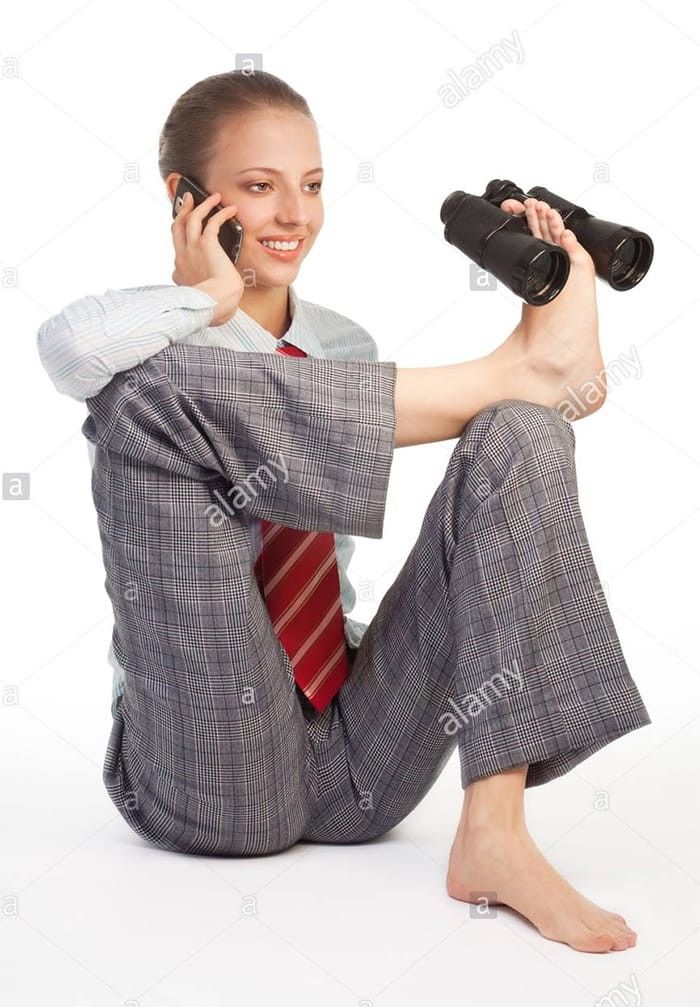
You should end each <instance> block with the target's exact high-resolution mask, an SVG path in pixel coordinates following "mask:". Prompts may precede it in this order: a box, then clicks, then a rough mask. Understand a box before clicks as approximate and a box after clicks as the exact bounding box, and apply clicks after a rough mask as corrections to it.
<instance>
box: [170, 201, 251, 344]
mask: <svg viewBox="0 0 700 1007" xmlns="http://www.w3.org/2000/svg"><path fill="white" fill-rule="evenodd" d="M220 201H221V193H219V192H213V193H211V195H210V196H208V198H207V199H205V200H204V201H203V202H201V203H200V204H199V206H195V207H193V201H192V194H191V193H189V192H186V193H185V196H184V198H183V201H182V206H181V207H180V209H179V211H178V213H177V216H176V217H175V219H174V220H173V223H172V227H171V230H172V236H173V244H174V246H175V269H174V271H173V274H172V278H173V280H174V282H175V283H177V284H178V285H181V286H190V287H197V288H198V289H199V290H204V291H205V293H207V294H209V295H210V297H213V298H214V300H215V301H216V302H217V303H216V307H215V308H214V315H213V317H212V321H211V325H212V327H216V326H217V325H223V324H224V323H225V322H227V321H228V320H229V319H230V318H232V317H233V315H235V313H236V311H237V310H238V306H239V304H240V302H241V297H242V296H243V291H244V289H245V284H244V283H243V277H242V276H241V274H240V273H239V272H238V270H237V269H236V267H235V266H234V264H233V262H232V261H231V259H230V258H229V257H228V255H227V254H226V252H225V251H224V249H223V248H222V246H221V242H220V241H219V228H220V227H221V225H222V224H223V222H224V221H225V220H228V219H229V218H230V217H234V216H235V215H236V210H237V209H238V207H237V206H235V205H231V206H224V207H222V208H221V209H220V210H219V211H218V212H217V213H215V214H214V216H213V217H212V218H211V220H209V221H208V223H207V225H206V227H204V229H202V221H203V220H204V218H205V217H206V216H207V214H208V213H210V212H211V210H213V208H214V207H215V206H217V205H218V203H219V202H220Z"/></svg>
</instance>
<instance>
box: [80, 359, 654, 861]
mask: <svg viewBox="0 0 700 1007" xmlns="http://www.w3.org/2000/svg"><path fill="white" fill-rule="evenodd" d="M395 379H396V365H395V364H394V363H392V362H365V361H331V360H325V359H319V358H311V357H308V358H287V357H284V358H283V357H281V356H280V355H277V354H237V353H234V352H230V351H227V350H223V349H218V348H211V347H198V346H174V347H168V348H167V349H165V350H163V351H162V352H161V353H159V354H157V355H156V356H154V357H151V358H150V359H149V360H147V361H146V362H145V363H143V364H142V365H140V366H138V367H136V368H133V369H132V370H131V371H129V372H126V373H124V374H120V375H117V376H116V377H115V378H114V379H113V380H112V381H111V382H110V384H109V385H108V386H107V388H105V389H104V390H103V391H102V392H100V393H99V394H98V395H97V396H95V397H94V398H92V399H89V400H88V403H87V404H88V407H89V409H90V416H89V417H88V419H87V420H86V421H85V424H84V426H83V432H84V433H85V435H86V436H87V437H88V439H89V440H90V441H91V442H93V443H94V445H95V448H96V457H95V467H94V470H93V482H92V487H93V495H94V500H95V505H96V508H97V513H98V521H99V527H100V533H101V538H102V544H103V556H104V561H105V569H106V572H107V581H106V586H107V590H108V592H109V595H110V598H111V600H112V603H113V607H114V613H115V630H114V636H113V643H114V647H115V652H116V653H117V655H118V657H119V660H120V662H121V663H122V664H123V666H124V668H125V672H126V681H125V691H124V695H123V697H122V698H121V701H120V702H119V704H118V705H117V707H116V709H115V711H114V714H113V716H114V720H113V726H112V730H111V734H110V737H109V741H108V746H107V752H106V756H105V762H104V770H103V779H104V783H105V786H106V789H107V791H108V793H109V795H110V797H111V798H112V800H113V802H114V803H115V805H116V807H117V808H118V809H119V811H120V813H121V814H122V816H123V817H124V819H125V821H126V822H127V823H128V825H129V826H130V827H131V828H132V829H133V830H134V831H135V832H136V833H137V834H138V835H140V836H141V837H143V838H144V839H145V840H147V841H148V842H150V843H151V844H153V845H155V846H158V847H160V848H163V849H168V850H176V851H180V852H185V853H191V854H209V855H227V856H230V855H261V854H265V853H271V852H275V851H279V850H282V849H285V848H287V847H288V846H290V845H292V844H293V843H295V842H297V841H299V840H307V841H311V842H330V843H348V842H358V841H364V840H367V839H372V838H374V837H376V836H378V835H380V834H382V833H384V832H386V831H387V830H389V829H391V828H392V827H394V826H395V825H396V824H398V822H400V821H401V820H402V819H403V818H404V817H405V816H406V815H408V814H409V813H410V812H411V811H412V810H413V808H414V807H415V806H416V805H417V804H418V803H419V801H420V800H421V799H422V798H423V797H424V796H425V794H426V793H427V791H428V790H429V789H430V787H431V786H432V784H433V783H434V782H435V780H436V779H437V777H438V776H439V774H440V773H441V771H442V769H443V768H444V766H445V764H446V762H447V760H448V758H449V757H450V755H451V754H452V753H453V752H454V748H455V745H456V746H457V747H458V750H459V763H460V772H461V783H462V786H467V785H468V784H469V783H470V782H471V781H472V780H474V779H477V778H480V777H483V776H486V775H489V774H492V773H496V772H498V771H500V770H503V769H506V768H509V767H511V766H514V765H519V764H523V763H525V762H527V763H529V766H530V768H529V772H528V777H527V784H528V786H534V785H538V784H542V783H545V782H547V781H548V780H552V779H554V778H555V777H557V776H560V775H561V774H563V773H565V772H567V771H568V770H570V769H572V768H573V767H574V766H576V765H577V764H578V763H579V762H581V761H582V760H583V759H585V758H587V757H588V756H589V755H590V754H591V753H592V752H594V751H596V750H598V749H600V748H601V747H603V746H604V745H606V744H608V743H609V742H611V741H612V740H613V739H615V738H617V737H620V736H621V735H623V734H625V733H627V732H629V731H632V730H634V729H636V728H638V727H641V726H643V725H645V724H648V723H650V722H651V721H650V717H649V714H648V712H647V710H646V708H645V706H644V704H643V701H642V699H641V697H640V695H639V692H638V690H637V688H636V686H635V684H634V682H633V680H632V678H631V676H630V673H629V669H628V667H627V665H626V662H625V659H624V656H623V654H622V651H621V648H620V643H619V640H618V637H617V634H616V632H615V628H614V626H613V623H612V619H611V616H610V612H609V610H608V607H607V604H606V601H605V597H604V595H603V592H602V589H601V585H600V581H599V579H598V576H597V572H596V568H595V565H594V562H593V559H592V556H591V553H590V549H589V546H588V542H587V537H586V532H585V528H584V525H583V521H582V518H581V514H580V510H579V506H578V500H577V487H576V475H575V465H574V433H573V428H572V427H571V424H569V423H568V422H567V421H566V420H564V418H563V417H562V416H561V414H560V413H559V412H557V411H556V410H554V409H548V408H546V407H542V406H537V405H534V404H533V403H529V402H525V401H520V400H504V401H502V402H497V403H495V404H493V405H492V406H490V407H488V408H486V409H484V410H482V411H481V412H480V413H479V414H478V415H477V416H475V417H474V418H473V419H472V421H471V422H470V423H469V424H468V425H467V427H466V428H465V430H464V432H463V434H462V435H461V437H460V438H459V439H458V440H457V442H456V445H455V447H454V450H453V452H452V454H451V456H450V458H449V462H448V465H447V469H446V472H445V474H444V476H443V478H442V480H441V481H440V483H439V485H438V486H437V488H436V490H435V493H434V495H433V497H432V499H431V501H430V504H429V506H428V509H427V511H426V514H425V518H424V520H423V523H422V527H421V530H420V533H419V535H418V538H417V540H416V542H415V544H414V545H413V547H412V549H411V551H410V553H409V554H408V557H407V559H406V562H405V564H404V566H403V568H402V569H401V571H400V573H399V574H398V576H397V578H396V580H395V581H394V582H393V584H392V585H391V586H390V587H389V588H388V590H387V591H386V593H385V595H384V597H383V599H382V601H381V603H380V605H379V608H378V611H377V613H376V615H375V616H374V618H373V620H372V621H371V623H370V625H369V627H368V629H367V631H366V633H365V635H364V637H363V639H362V642H361V644H360V646H359V648H358V649H357V651H356V652H355V653H354V654H353V666H352V670H351V673H350V675H349V677H348V678H347V679H346V681H345V682H344V683H343V685H342V687H341V689H340V691H339V692H338V694H337V695H336V696H335V698H334V699H333V702H332V703H331V704H330V705H329V706H328V707H327V708H326V709H324V710H323V711H322V712H321V713H320V714H319V713H316V711H314V710H313V708H312V707H311V705H310V704H308V703H306V704H304V703H303V702H302V701H301V699H300V695H299V690H298V688H295V684H294V681H293V676H292V673H291V666H290V663H289V659H288V658H287V656H286V654H285V652H284V650H283V648H282V647H281V646H280V643H279V641H278V640H277V638H276V636H275V634H274V632H273V630H272V626H271V623H270V619H269V616H268V613H267V611H266V609H265V605H264V601H263V599H262V598H261V596H260V593H259V590H258V586H257V583H256V581H255V577H254V576H252V575H251V571H250V554H249V550H250V535H249V522H250V520H251V518H253V517H256V518H265V519H267V520H274V521H277V522H280V523H287V524H289V525H290V526H292V527H303V528H308V529H314V530H334V531H338V532H343V533H347V534H356V535H365V536H370V537H380V536H381V534H382V529H383V520H384V509H385V503H386V493H387V488H388V481H389V475H390V469H391V461H392V456H393V436H394V424H395V416H394V385H395ZM282 455H283V456H284V459H285V468H286V471H287V477H286V478H282V477H279V478H274V479H270V478H269V477H268V476H267V470H268V469H269V468H270V462H271V460H272V459H275V458H281V456H282ZM231 488H235V489H236V493H235V494H233V495H232V497H231V499H232V500H235V501H236V506H235V507H234V506H232V508H231V512H230V513H229V512H224V514H223V516H222V518H223V519H219V518H220V517H221V516H220V515H217V520H215V521H214V520H212V516H213V512H212V510H211V508H212V506H213V505H214V503H215V501H216V500H217V495H216V494H215V491H218V494H219V496H221V495H224V496H225V495H227V490H228V489H231ZM301 698H303V697H301Z"/></svg>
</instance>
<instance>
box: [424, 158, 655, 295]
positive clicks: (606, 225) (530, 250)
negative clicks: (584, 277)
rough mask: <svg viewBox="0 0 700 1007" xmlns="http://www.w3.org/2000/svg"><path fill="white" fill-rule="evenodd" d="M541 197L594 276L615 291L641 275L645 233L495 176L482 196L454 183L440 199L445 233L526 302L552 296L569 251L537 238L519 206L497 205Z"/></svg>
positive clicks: (647, 258)
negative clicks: (516, 209)
mask: <svg viewBox="0 0 700 1007" xmlns="http://www.w3.org/2000/svg"><path fill="white" fill-rule="evenodd" d="M529 197H532V198H534V199H540V200H543V201H545V202H546V203H548V204H549V205H550V206H551V207H552V208H553V209H555V210H558V211H559V213H560V214H561V217H562V219H563V221H564V226H565V227H567V228H568V229H569V230H570V231H573V232H574V234H575V235H576V238H577V239H578V241H579V242H580V244H581V245H582V246H583V247H584V248H585V249H586V251H587V252H588V254H589V255H590V256H591V258H592V259H593V262H594V264H595V270H596V273H597V275H598V276H599V277H600V278H601V279H602V280H605V281H606V283H609V284H610V286H611V287H612V288H613V289H614V290H629V289H630V288H631V287H634V286H635V285H636V284H637V283H639V281H640V280H641V279H643V277H644V276H646V274H647V271H648V269H649V266H650V265H651V260H652V259H653V257H654V245H653V242H652V240H651V238H650V237H649V235H648V234H645V233H644V232H643V231H637V230H636V229H635V228H634V227H627V226H625V225H623V224H614V223H612V222H611V221H609V220H601V219H600V218H599V217H594V216H593V215H592V214H591V213H589V212H588V210H585V209H584V208H583V207H582V206H577V205H576V204H575V203H570V202H569V200H568V199H563V198H562V197H561V196H557V195H556V194H555V193H553V192H550V191H549V189H545V188H543V187H542V186H541V185H537V186H535V187H534V189H530V191H529V192H524V191H523V190H522V189H520V188H519V187H518V186H517V185H516V184H515V182H511V181H508V180H507V179H506V180H503V179H500V178H494V179H493V180H492V181H491V182H489V184H488V185H487V187H486V191H485V192H484V194H483V195H482V196H473V195H471V194H470V193H468V192H462V191H461V190H458V191H456V192H453V193H451V194H450V195H449V196H448V197H447V199H445V201H444V202H443V204H442V208H441V210H440V219H441V220H442V222H443V224H444V225H445V240H446V241H449V242H450V244H451V245H455V246H456V247H457V248H459V250H460V251H461V252H463V253H464V254H465V255H466V256H468V258H470V259H471V260H472V261H473V262H475V263H476V264H477V265H478V266H480V267H481V268H482V269H485V270H486V271H487V272H489V273H491V274H492V275H493V276H495V277H496V279H498V280H500V281H501V282H502V283H504V284H505V286H506V287H508V289H509V290H511V291H512V292H513V293H514V294H517V296H518V297H520V298H522V300H524V301H526V302H527V304H534V305H541V304H547V303H549V301H552V300H553V299H554V298H555V297H556V296H557V294H559V293H560V292H561V290H562V289H563V287H564V285H565V283H566V281H567V279H568V276H569V268H570V263H569V256H568V255H567V254H566V252H565V251H564V249H563V248H562V247H561V246H560V245H555V244H553V243H552V242H550V241H545V240H543V239H542V238H535V237H534V236H533V235H532V234H531V233H530V230H529V228H528V226H527V220H526V216H525V214H524V213H518V214H512V213H507V212H506V211H505V210H502V209H501V203H502V202H503V201H504V200H505V199H517V200H519V201H520V202H521V203H522V202H524V201H525V200H526V199H528V198H529Z"/></svg>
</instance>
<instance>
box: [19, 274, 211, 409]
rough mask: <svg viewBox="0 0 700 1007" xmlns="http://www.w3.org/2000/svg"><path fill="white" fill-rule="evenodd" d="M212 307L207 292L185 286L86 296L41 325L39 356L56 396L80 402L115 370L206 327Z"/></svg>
mask: <svg viewBox="0 0 700 1007" xmlns="http://www.w3.org/2000/svg"><path fill="white" fill-rule="evenodd" d="M215 306H216V301H215V300H214V298H213V297H210V296H209V294H207V293H205V292H204V291H203V290H198V289H197V288H196V287H188V286H177V285H172V286H168V285H160V286H158V285H156V286H147V287H126V288H124V289H121V290H115V289H111V288H110V289H108V290H105V292H104V293H103V294H100V295H96V294H88V295H87V296H86V297H80V298H78V299H77V300H75V301H71V302H70V304H67V305H66V306H65V307H64V308H63V309H62V311H60V312H58V314H56V315H52V317H51V318H48V319H47V320H46V321H45V322H43V323H42V325H41V326H40V327H39V331H38V333H37V339H36V342H37V349H38V352H39V358H40V360H41V364H42V366H43V368H44V370H45V371H46V373H47V374H48V375H49V377H50V379H51V381H52V382H53V384H54V386H55V388H56V389H57V390H58V391H59V392H61V393H62V394H64V395H69V396H70V397H71V398H73V399H77V400H78V401H79V402H84V401H85V400H86V399H87V398H89V397H90V396H92V395H96V394H97V393H98V392H99V391H100V389H102V388H104V387H105V385H107V384H109V382H110V381H111V379H112V378H113V377H114V375H115V374H118V373H119V372H120V371H126V370H129V368H131V367H135V366H136V365H137V364H140V363H142V362H143V361H144V360H146V359H147V358H148V357H150V356H152V355H153V354H154V353H158V352H160V350H162V349H164V348H165V347H166V346H168V345H169V344H170V343H174V342H179V341H180V340H184V339H187V338H189V337H191V336H192V335H193V334H194V333H196V332H198V331H200V330H203V329H206V328H207V326H208V325H209V323H210V322H211V320H212V318H213V315H214V308H215Z"/></svg>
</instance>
